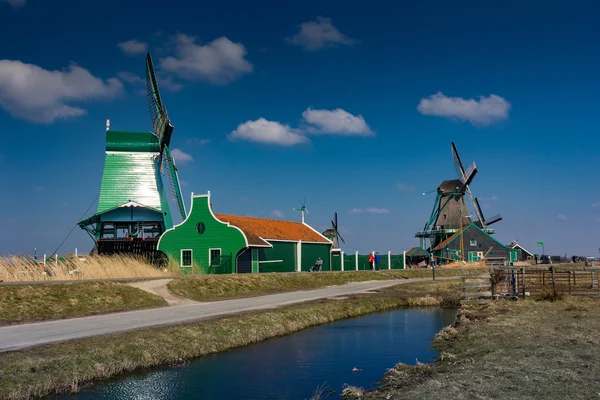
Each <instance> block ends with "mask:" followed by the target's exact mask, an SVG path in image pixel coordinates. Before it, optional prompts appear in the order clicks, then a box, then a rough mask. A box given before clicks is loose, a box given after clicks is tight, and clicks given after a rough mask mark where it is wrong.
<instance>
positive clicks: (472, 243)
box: [471, 239, 477, 247]
mask: <svg viewBox="0 0 600 400" xmlns="http://www.w3.org/2000/svg"><path fill="white" fill-rule="evenodd" d="M471 246H472V247H475V246H477V240H476V239H471Z"/></svg>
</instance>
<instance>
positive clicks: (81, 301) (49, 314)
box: [0, 268, 484, 326]
mask: <svg viewBox="0 0 600 400" xmlns="http://www.w3.org/2000/svg"><path fill="white" fill-rule="evenodd" d="M482 271H484V269H480V268H475V269H473V268H465V269H448V270H439V271H436V276H440V277H442V276H444V277H450V276H458V275H464V274H469V273H481V272H482ZM430 276H431V270H397V271H379V272H373V271H357V272H350V271H349V272H323V273H290V274H243V275H237V274H232V275H203V276H198V277H184V278H177V279H173V280H171V281H170V282H169V283H168V285H167V286H165V287H164V288H161V289H164V290H158V291H156V290H154V291H153V290H150V293H148V291H143V290H141V289H140V288H138V287H131V286H139V287H143V286H152V285H151V284H146V285H137V284H134V283H130V284H129V285H128V284H125V283H116V282H78V283H55V282H53V283H49V284H43V283H38V284H35V285H15V286H11V285H5V286H0V326H6V325H13V324H19V323H27V322H37V321H48V320H56V319H64V318H75V317H83V316H88V315H99V314H107V313H113V312H120V311H131V310H139V309H145V308H155V307H164V306H167V301H169V300H170V298H171V297H173V296H164V295H163V297H161V296H158V294H160V293H163V294H164V293H167V292H170V293H172V294H174V296H180V297H181V298H183V299H190V300H194V301H211V300H212V301H214V300H226V299H234V298H241V297H255V296H261V295H265V294H274V293H283V292H290V291H296V290H309V289H318V288H323V287H327V286H333V285H341V284H345V283H351V282H364V281H372V280H386V279H399V280H400V279H402V280H404V279H409V278H427V277H430ZM165 282H166V280H165ZM142 283H149V281H145V282H142ZM171 304H174V303H173V302H171Z"/></svg>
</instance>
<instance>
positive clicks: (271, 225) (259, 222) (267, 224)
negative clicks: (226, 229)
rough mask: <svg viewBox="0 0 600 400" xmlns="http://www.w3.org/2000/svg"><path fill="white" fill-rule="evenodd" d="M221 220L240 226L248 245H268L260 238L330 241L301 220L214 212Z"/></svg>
mask: <svg viewBox="0 0 600 400" xmlns="http://www.w3.org/2000/svg"><path fill="white" fill-rule="evenodd" d="M215 216H216V217H217V218H218V219H219V220H221V221H223V222H229V223H230V224H231V225H234V226H237V227H238V228H240V229H241V230H242V231H243V232H244V233H245V234H246V237H247V238H248V244H249V245H255V246H265V245H268V243H266V242H265V241H264V240H262V239H273V240H294V241H297V240H302V241H303V242H318V243H330V242H329V241H328V240H327V239H326V238H325V237H323V236H322V235H320V234H318V233H317V232H315V231H313V230H312V229H311V228H309V227H308V226H307V225H304V224H302V223H301V222H292V221H279V220H274V219H266V218H256V217H240V216H237V215H226V214H215Z"/></svg>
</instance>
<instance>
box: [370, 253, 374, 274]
mask: <svg viewBox="0 0 600 400" xmlns="http://www.w3.org/2000/svg"><path fill="white" fill-rule="evenodd" d="M374 261H375V257H373V253H369V269H371V270H372V269H373V262H374Z"/></svg>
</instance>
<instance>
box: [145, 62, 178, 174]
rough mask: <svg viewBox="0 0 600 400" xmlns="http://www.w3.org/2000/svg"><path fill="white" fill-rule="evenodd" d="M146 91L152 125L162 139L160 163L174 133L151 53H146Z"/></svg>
mask: <svg viewBox="0 0 600 400" xmlns="http://www.w3.org/2000/svg"><path fill="white" fill-rule="evenodd" d="M146 91H147V94H148V109H149V110H150V118H151V119H152V127H153V128H154V132H155V133H156V135H157V136H158V138H159V140H160V147H161V154H160V155H161V158H160V159H159V163H162V154H163V150H164V148H165V147H166V146H169V144H170V143H171V135H172V134H173V129H174V127H173V124H172V123H171V120H170V119H169V115H168V114H167V109H166V107H165V105H164V104H163V102H162V100H161V98H160V92H159V90H158V81H157V80H156V74H155V72H154V64H153V63H152V56H151V55H150V53H148V54H146Z"/></svg>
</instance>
